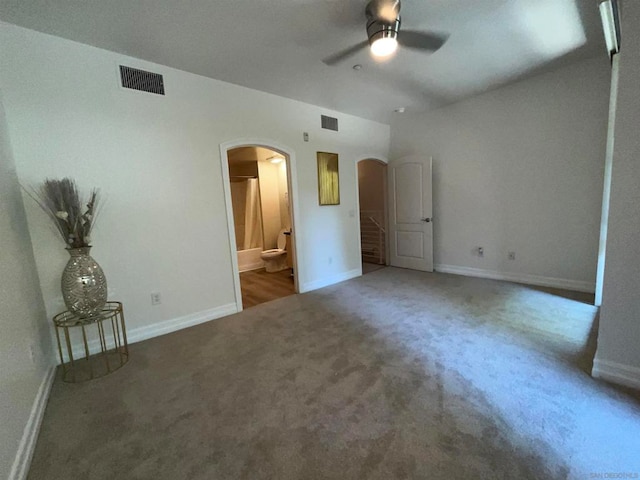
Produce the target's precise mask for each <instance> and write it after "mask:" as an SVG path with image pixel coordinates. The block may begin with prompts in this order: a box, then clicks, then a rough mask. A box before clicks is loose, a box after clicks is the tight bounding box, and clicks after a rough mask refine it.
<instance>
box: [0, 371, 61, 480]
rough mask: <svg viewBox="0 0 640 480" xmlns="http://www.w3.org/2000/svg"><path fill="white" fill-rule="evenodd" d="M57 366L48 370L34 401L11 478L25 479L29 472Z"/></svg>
mask: <svg viewBox="0 0 640 480" xmlns="http://www.w3.org/2000/svg"><path fill="white" fill-rule="evenodd" d="M55 373H56V367H55V366H51V367H49V369H48V370H47V371H46V373H45V375H44V378H43V379H42V382H41V383H40V388H38V393H37V394H36V397H35V399H34V401H33V406H32V407H31V413H30V414H29V420H27V424H26V425H25V427H24V432H23V434H22V439H21V440H20V445H18V451H17V452H16V456H15V459H14V461H13V466H12V467H11V472H10V473H9V480H24V479H26V478H27V474H28V473H29V467H30V466H31V459H32V458H33V451H34V450H35V448H36V441H37V440H38V433H39V432H40V425H41V424H42V417H43V416H44V410H45V408H46V407H47V400H49V393H50V392H51V386H52V385H53V379H54V378H55Z"/></svg>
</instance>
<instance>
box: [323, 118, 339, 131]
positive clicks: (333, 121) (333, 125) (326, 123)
mask: <svg viewBox="0 0 640 480" xmlns="http://www.w3.org/2000/svg"><path fill="white" fill-rule="evenodd" d="M320 118H321V119H322V128H326V129H327V130H334V131H336V132H337V131H338V119H337V118H333V117H327V116H326V115H321V117H320Z"/></svg>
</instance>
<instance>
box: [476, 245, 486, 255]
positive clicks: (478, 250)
mask: <svg viewBox="0 0 640 480" xmlns="http://www.w3.org/2000/svg"><path fill="white" fill-rule="evenodd" d="M476 252H478V256H479V257H484V247H478V248H476Z"/></svg>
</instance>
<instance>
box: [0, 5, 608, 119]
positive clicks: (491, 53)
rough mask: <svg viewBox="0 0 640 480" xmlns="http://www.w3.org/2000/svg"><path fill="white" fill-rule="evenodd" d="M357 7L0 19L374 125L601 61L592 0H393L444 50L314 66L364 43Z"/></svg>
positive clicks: (41, 11)
mask: <svg viewBox="0 0 640 480" xmlns="http://www.w3.org/2000/svg"><path fill="white" fill-rule="evenodd" d="M366 3H367V2H366V0H189V1H185V0H134V1H132V0H75V1H72V0H0V19H2V20H4V21H6V22H9V23H14V24H17V25H21V26H24V27H27V28H31V29H34V30H39V31H42V32H46V33H50V34H53V35H58V36H60V37H65V38H68V39H71V40H76V41H78V42H82V43H86V44H90V45H95V46H97V47H101V48H105V49H107V50H112V51H115V52H119V53H123V54H126V55H131V56H133V57H137V58H141V59H144V60H148V61H152V62H156V63H160V64H163V65H168V66H171V67H175V68H178V69H182V70H186V71H189V72H193V73H197V74H200V75H205V76H208V77H211V78H216V79H219V80H224V81H227V82H231V83H235V84H238V85H244V86H247V87H250V88H254V89H257V90H262V91H265V92H270V93H274V94H277V95H281V96H284V97H289V98H293V99H297V100H301V101H304V102H307V103H311V104H315V105H319V106H322V107H326V108H331V109H335V110H338V111H341V112H345V113H351V114H353V115H357V116H360V117H364V118H370V119H374V120H378V121H381V122H384V123H388V122H389V121H390V119H391V117H392V115H393V113H392V112H393V110H394V109H395V108H398V107H406V109H407V111H424V110H427V109H429V108H433V107H437V106H439V105H443V104H446V103H451V102H454V101H456V100H459V99H461V98H464V97H467V96H470V95H473V94H475V93H479V92H482V91H486V90H489V89H492V88H496V87H497V86H500V85H503V84H505V83H508V82H511V81H514V80H517V79H520V78H524V77H527V76H531V75H533V74H536V73H539V72H540V71H543V70H547V69H551V68H555V67H557V66H559V65H562V64H564V63H568V62H572V61H576V60H579V59H582V58H588V57H593V56H596V55H603V56H604V55H606V53H605V46H604V39H603V35H602V27H601V26H600V19H599V16H598V8H597V3H598V2H597V0H403V2H402V11H401V17H402V28H410V29H417V30H432V31H437V32H444V33H448V34H449V35H450V37H449V40H448V41H447V43H446V44H445V45H444V47H442V48H441V49H440V50H439V51H437V52H436V53H434V54H425V53H420V52H416V51H411V50H400V51H398V53H397V54H396V55H395V57H394V58H392V59H391V60H389V61H387V62H385V63H376V62H375V61H374V60H372V59H371V57H370V56H369V54H368V52H366V51H363V52H362V53H360V54H358V55H356V56H354V57H352V58H351V59H349V60H347V61H346V62H344V63H342V64H339V65H338V66H333V67H329V66H327V65H325V64H324V63H322V59H323V58H325V57H327V56H329V55H331V54H333V53H335V52H337V51H339V50H342V49H344V48H346V47H349V46H350V45H352V44H355V43H358V42H360V41H362V40H365V39H366V33H365V18H364V8H365V5H366ZM354 64H361V65H362V69H361V70H359V71H356V70H354V69H353V68H352V66H353V65H354Z"/></svg>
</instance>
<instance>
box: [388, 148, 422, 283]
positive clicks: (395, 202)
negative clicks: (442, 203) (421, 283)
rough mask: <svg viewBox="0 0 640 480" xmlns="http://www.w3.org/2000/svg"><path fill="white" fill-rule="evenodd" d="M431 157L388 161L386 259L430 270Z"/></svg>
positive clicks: (418, 268)
mask: <svg viewBox="0 0 640 480" xmlns="http://www.w3.org/2000/svg"><path fill="white" fill-rule="evenodd" d="M431 163H432V159H431V158H429V157H423V156H419V155H412V156H409V157H404V158H400V159H398V160H394V161H392V162H390V163H389V170H388V173H389V213H390V215H389V250H390V252H389V254H390V255H389V261H390V263H391V265H392V266H394V267H402V268H410V269H412V270H422V271H425V272H433V217H432V212H433V205H432V203H433V199H432V187H431V178H432V177H431Z"/></svg>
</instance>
